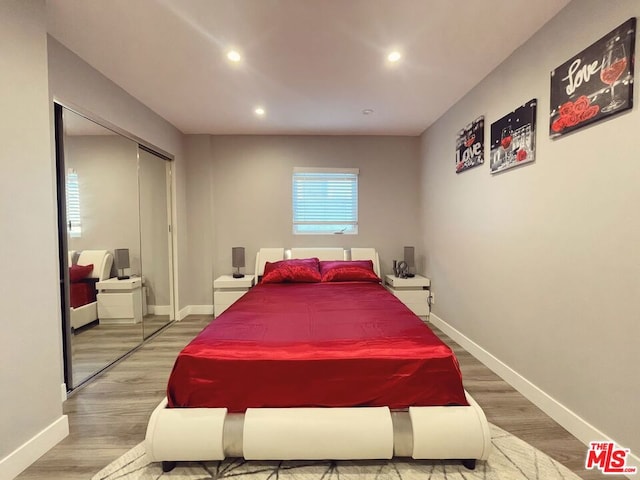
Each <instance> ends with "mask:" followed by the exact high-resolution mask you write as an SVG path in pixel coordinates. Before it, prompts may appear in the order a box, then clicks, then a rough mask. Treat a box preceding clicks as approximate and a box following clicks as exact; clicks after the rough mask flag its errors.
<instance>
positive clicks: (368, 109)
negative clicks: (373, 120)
mask: <svg viewBox="0 0 640 480" xmlns="http://www.w3.org/2000/svg"><path fill="white" fill-rule="evenodd" d="M372 113H373V108H365V109H364V110H362V114H363V115H371V114H372Z"/></svg>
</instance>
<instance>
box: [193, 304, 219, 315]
mask: <svg viewBox="0 0 640 480" xmlns="http://www.w3.org/2000/svg"><path fill="white" fill-rule="evenodd" d="M190 307H191V311H190V312H189V314H190V315H213V305H190Z"/></svg>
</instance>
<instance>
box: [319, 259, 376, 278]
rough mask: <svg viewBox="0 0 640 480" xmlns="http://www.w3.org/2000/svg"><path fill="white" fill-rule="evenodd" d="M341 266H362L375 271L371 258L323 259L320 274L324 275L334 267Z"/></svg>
mask: <svg viewBox="0 0 640 480" xmlns="http://www.w3.org/2000/svg"><path fill="white" fill-rule="evenodd" d="M340 267H362V268H366V269H368V270H371V271H372V272H373V262H372V261H371V260H322V261H321V262H320V275H324V274H325V273H327V272H328V271H329V270H331V269H332V268H340Z"/></svg>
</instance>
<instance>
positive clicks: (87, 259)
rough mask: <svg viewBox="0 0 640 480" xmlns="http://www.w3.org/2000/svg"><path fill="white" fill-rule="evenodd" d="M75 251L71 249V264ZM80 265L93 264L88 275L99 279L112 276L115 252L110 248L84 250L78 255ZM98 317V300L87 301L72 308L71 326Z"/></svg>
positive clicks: (77, 325)
mask: <svg viewBox="0 0 640 480" xmlns="http://www.w3.org/2000/svg"><path fill="white" fill-rule="evenodd" d="M75 253H76V252H75V251H73V250H72V251H69V265H71V262H72V259H73V257H74V256H75ZM76 263H77V264H78V265H93V270H92V271H91V273H90V274H89V275H88V277H89V278H95V279H96V280H98V281H102V280H107V279H108V278H110V277H111V266H112V265H113V254H112V253H111V252H109V251H108V250H83V251H82V252H80V255H79V256H78V261H77V262H76ZM97 319H98V302H97V301H95V302H91V303H87V304H86V305H82V306H81V307H78V308H71V327H72V328H74V329H75V328H80V327H83V326H85V325H87V324H88V323H91V322H93V321H95V320H97Z"/></svg>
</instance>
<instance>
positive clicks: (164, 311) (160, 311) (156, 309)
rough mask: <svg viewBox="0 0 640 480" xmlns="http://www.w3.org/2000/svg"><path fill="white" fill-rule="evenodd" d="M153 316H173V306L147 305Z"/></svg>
mask: <svg viewBox="0 0 640 480" xmlns="http://www.w3.org/2000/svg"><path fill="white" fill-rule="evenodd" d="M147 311H148V312H149V314H151V315H171V305H147Z"/></svg>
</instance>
